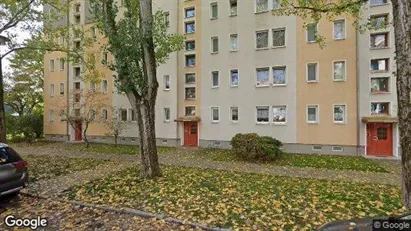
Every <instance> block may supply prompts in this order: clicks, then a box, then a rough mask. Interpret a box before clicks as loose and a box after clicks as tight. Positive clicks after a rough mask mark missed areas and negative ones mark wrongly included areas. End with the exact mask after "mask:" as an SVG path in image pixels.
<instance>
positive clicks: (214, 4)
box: [210, 2, 218, 20]
mask: <svg viewBox="0 0 411 231" xmlns="http://www.w3.org/2000/svg"><path fill="white" fill-rule="evenodd" d="M213 6H216V7H217V16H215V17H213ZM215 19H218V2H211V3H210V20H215Z"/></svg>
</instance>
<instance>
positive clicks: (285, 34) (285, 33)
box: [271, 27, 287, 48]
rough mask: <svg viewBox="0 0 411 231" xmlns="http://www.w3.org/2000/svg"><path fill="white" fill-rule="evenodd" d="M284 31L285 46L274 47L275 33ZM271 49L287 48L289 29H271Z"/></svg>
mask: <svg viewBox="0 0 411 231" xmlns="http://www.w3.org/2000/svg"><path fill="white" fill-rule="evenodd" d="M281 30H283V31H284V45H282V46H274V43H273V39H274V31H281ZM271 43H272V44H271V47H272V48H284V47H287V28H286V27H278V28H273V29H271Z"/></svg>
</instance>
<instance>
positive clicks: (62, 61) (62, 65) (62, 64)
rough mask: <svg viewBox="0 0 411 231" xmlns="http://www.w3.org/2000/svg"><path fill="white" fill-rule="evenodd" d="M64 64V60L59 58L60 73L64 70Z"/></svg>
mask: <svg viewBox="0 0 411 231" xmlns="http://www.w3.org/2000/svg"><path fill="white" fill-rule="evenodd" d="M64 64H65V60H64V58H60V71H62V70H64V66H65V65H64Z"/></svg>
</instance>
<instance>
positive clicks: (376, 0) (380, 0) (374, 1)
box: [370, 0, 387, 6]
mask: <svg viewBox="0 0 411 231" xmlns="http://www.w3.org/2000/svg"><path fill="white" fill-rule="evenodd" d="M384 4H387V0H371V1H370V6H378V5H384Z"/></svg>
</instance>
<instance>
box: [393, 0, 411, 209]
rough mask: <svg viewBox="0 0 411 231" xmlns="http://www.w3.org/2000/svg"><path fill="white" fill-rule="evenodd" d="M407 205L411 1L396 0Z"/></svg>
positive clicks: (410, 201) (410, 203)
mask: <svg viewBox="0 0 411 231" xmlns="http://www.w3.org/2000/svg"><path fill="white" fill-rule="evenodd" d="M391 2H392V5H393V16H394V32H395V49H396V51H395V52H396V64H397V72H396V77H397V100H398V127H399V131H400V144H401V149H402V154H401V162H402V189H403V200H404V205H405V206H406V207H407V209H408V210H410V211H411V2H410V0H392V1H391Z"/></svg>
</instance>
